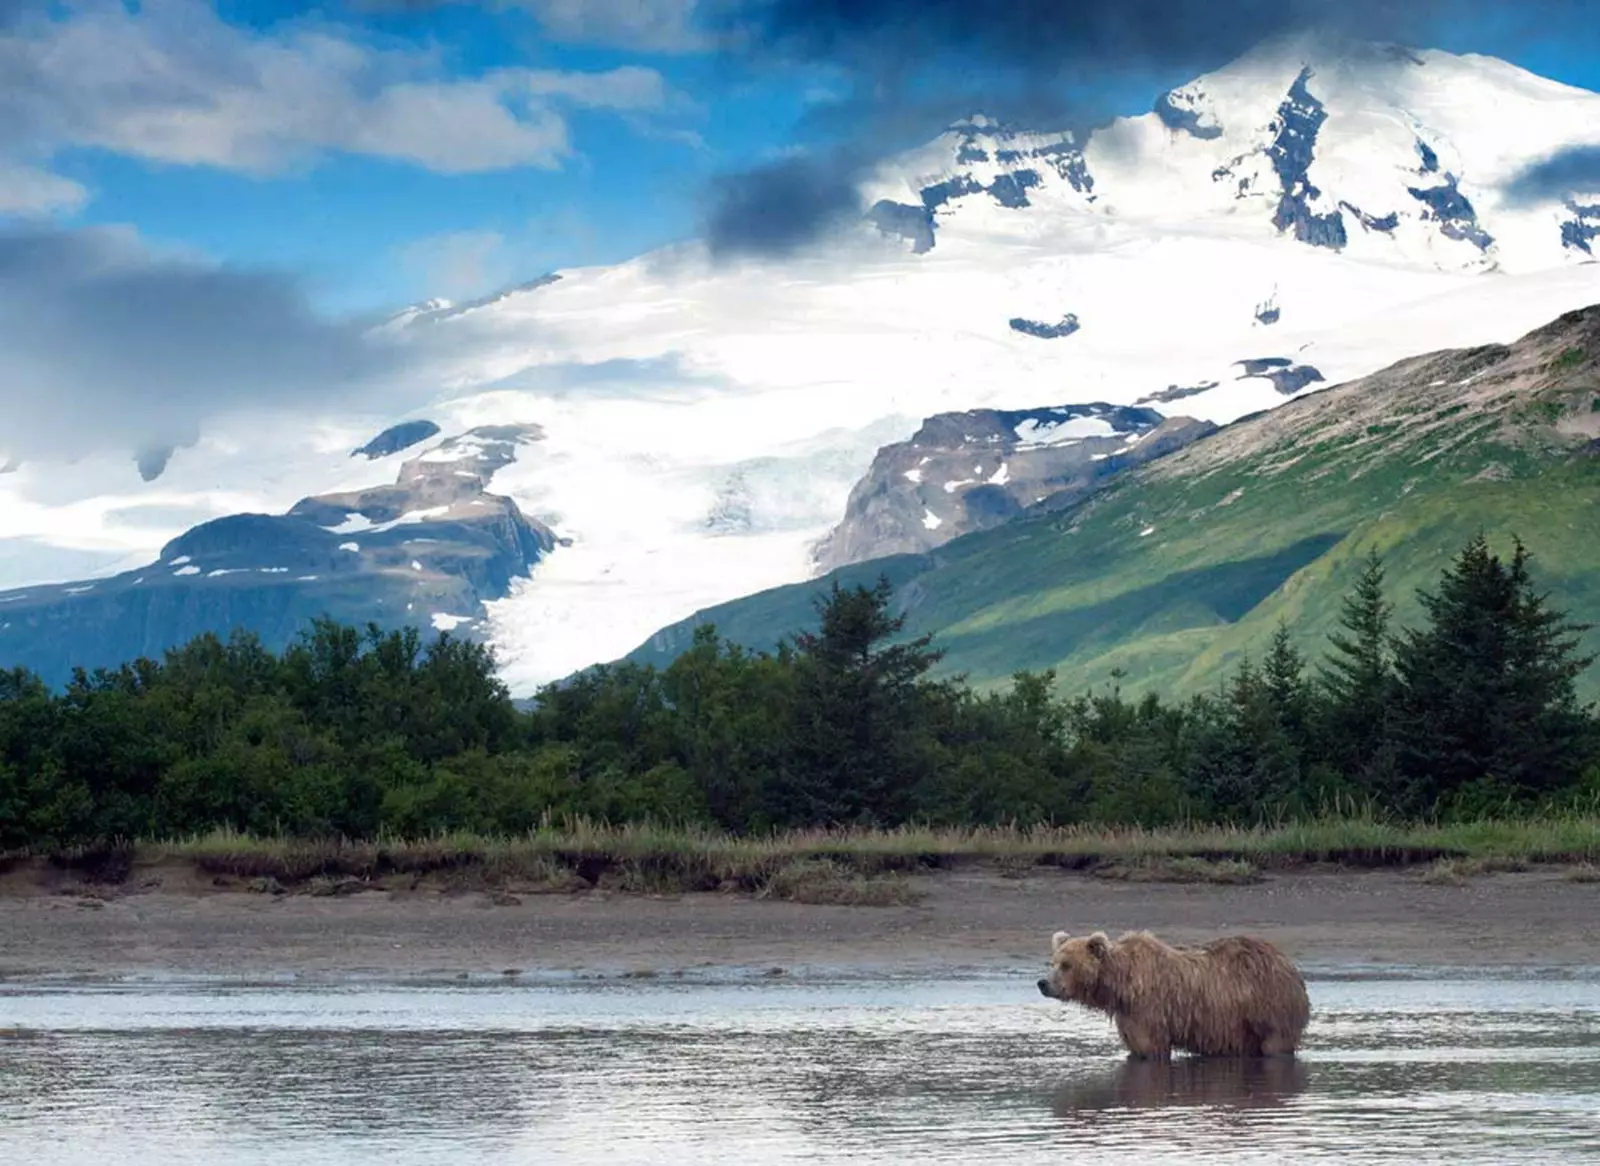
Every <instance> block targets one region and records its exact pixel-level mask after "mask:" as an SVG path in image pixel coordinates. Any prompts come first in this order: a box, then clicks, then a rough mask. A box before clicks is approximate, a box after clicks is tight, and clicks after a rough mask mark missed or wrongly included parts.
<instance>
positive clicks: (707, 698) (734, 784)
mask: <svg viewBox="0 0 1600 1166" xmlns="http://www.w3.org/2000/svg"><path fill="white" fill-rule="evenodd" d="M1528 560H1529V556H1528V554H1527V552H1526V550H1525V549H1524V548H1523V547H1522V546H1521V545H1520V544H1518V545H1516V547H1515V548H1514V551H1513V553H1512V555H1511V556H1510V557H1509V558H1508V559H1502V558H1501V557H1500V556H1498V555H1496V554H1494V553H1493V552H1492V551H1491V549H1490V547H1489V545H1488V544H1487V542H1486V541H1485V540H1484V539H1483V538H1481V537H1479V538H1475V539H1473V540H1472V541H1471V542H1470V543H1469V544H1468V545H1467V546H1466V547H1464V548H1463V549H1462V550H1461V552H1460V553H1459V554H1458V555H1457V556H1456V558H1455V559H1454V561H1453V562H1452V563H1451V564H1450V566H1449V567H1448V568H1446V569H1445V570H1444V571H1443V572H1442V574H1441V576H1440V578H1439V580H1438V584H1437V586H1436V587H1435V589H1433V590H1432V591H1427V592H1424V593H1422V594H1421V596H1420V599H1421V607H1422V612H1423V616H1424V618H1423V621H1422V622H1421V624H1420V626H1417V627H1413V628H1397V627H1395V626H1393V620H1392V615H1393V608H1392V606H1391V605H1390V603H1389V602H1388V600H1387V599H1386V595H1385V583H1384V568H1383V563H1382V561H1381V559H1380V558H1379V557H1378V556H1377V555H1376V554H1373V555H1372V556H1371V557H1369V559H1368V560H1367V563H1366V566H1365V570H1364V571H1363V573H1362V575H1361V577H1360V579H1359V581H1358V582H1357V584H1356V586H1355V588H1354V590H1353V591H1352V592H1351V593H1350V594H1349V595H1348V596H1347V597H1345V599H1344V601H1343V609H1342V612H1341V616H1340V620H1339V630H1338V631H1337V632H1336V633H1335V634H1334V635H1333V636H1331V637H1330V638H1329V640H1328V642H1327V644H1326V647H1325V651H1324V652H1322V653H1321V655H1320V657H1319V658H1318V659H1316V660H1308V659H1306V658H1305V657H1304V656H1303V655H1302V654H1301V652H1300V651H1299V650H1298V649H1297V648H1296V647H1295V643H1294V639H1293V637H1292V636H1291V635H1290V633H1289V630H1288V629H1287V628H1286V627H1282V626H1280V628H1279V629H1278V632H1277V634H1276V636H1275V637H1274V639H1273V641H1272V644H1271V648H1270V650H1269V651H1268V652H1267V653H1266V654H1265V656H1264V657H1263V658H1261V659H1259V660H1245V661H1243V662H1242V663H1240V664H1239V665H1238V667H1237V668H1236V670H1235V671H1234V672H1233V673H1232V675H1231V676H1230V678H1229V679H1228V681H1227V682H1226V683H1225V684H1224V685H1222V686H1221V687H1220V688H1219V689H1218V690H1217V691H1214V692H1210V693H1205V694H1201V695H1198V696H1194V697H1192V698H1190V699H1187V700H1182V701H1174V700H1167V699H1162V698H1161V697H1159V696H1157V695H1146V696H1143V697H1141V698H1139V699H1130V698H1129V697H1126V696H1124V695H1123V694H1122V692H1121V691H1120V690H1118V689H1116V688H1113V689H1111V690H1109V691H1099V692H1088V693H1084V694H1082V695H1074V696H1068V697H1066V698H1062V697H1060V696H1058V695H1057V692H1058V685H1057V677H1056V676H1055V675H1054V674H1053V673H1049V672H1045V673H1019V674H1018V675H1016V676H1015V677H1014V678H1013V680H1012V682H1011V684H1010V685H1009V686H1007V687H1005V688H1004V689H1003V690H1000V691H988V692H980V691H977V690H975V689H973V688H972V687H971V686H969V685H968V684H967V683H966V682H965V681H964V680H963V679H962V678H961V677H949V676H939V675H936V674H935V671H936V666H937V664H938V663H939V659H940V653H939V651H938V649H937V648H936V647H935V646H934V644H933V643H932V641H931V639H930V637H926V636H923V637H919V638H909V639H908V638H906V637H905V635H904V621H903V617H898V616H896V615H894V614H893V608H892V604H891V590H890V587H889V584H888V583H887V581H880V583H879V584H878V585H877V586H876V587H871V588H867V587H855V588H848V589H845V588H840V587H839V586H837V584H836V585H835V586H834V588H833V589H832V591H831V592H830V593H828V594H827V595H825V596H824V597H822V598H821V599H820V600H819V601H818V615H819V620H818V625H817V627H816V629H815V630H812V631H805V632H800V633H798V634H796V635H794V636H792V637H791V638H789V639H787V640H785V641H784V642H783V643H782V644H781V645H780V646H779V647H778V648H777V649H776V650H775V651H772V652H752V651H748V650H746V649H743V648H741V647H739V646H737V645H734V644H731V643H728V642H726V641H724V640H721V639H720V638H718V636H717V634H716V632H715V630H714V629H713V628H711V627H709V626H707V627H702V628H700V629H699V630H698V631H697V633H696V635H695V638H694V641H693V644H692V645H691V647H690V648H689V649H688V650H687V651H686V652H684V653H683V654H682V655H681V656H680V657H679V658H678V659H677V660H675V661H674V662H673V663H672V664H671V665H670V666H668V667H665V668H656V667H653V666H650V665H644V664H635V663H627V662H624V663H620V664H613V665H606V666H602V667H597V668H593V669H590V670H588V671H587V672H584V673H582V674H580V675H578V676H576V677H574V678H572V679H571V680H569V681H567V682H564V683H562V684H559V685H551V686H548V687H546V688H544V689H543V690H542V691H540V692H539V693H538V695H537V697H536V699H535V700H534V701H533V703H532V706H531V708H529V709H527V710H521V709H519V708H518V707H517V706H516V705H515V704H514V703H513V702H512V700H511V698H510V695H509V693H508V692H507V690H506V688H505V686H504V685H503V684H502V683H501V682H500V681H499V680H498V679H497V677H496V675H495V667H494V660H493V657H492V654H491V653H490V651H489V650H488V649H486V648H485V647H483V646H482V645H480V644H477V643H474V642H472V641H468V640H460V639H455V638H453V637H451V636H449V635H440V636H438V637H437V638H436V639H434V640H432V641H431V642H428V643H424V641H423V639H422V637H421V636H420V634H419V633H418V632H417V631H416V630H414V629H408V630H404V631H391V632H384V631H382V630H380V629H378V628H377V627H375V626H369V627H368V628H367V629H366V630H364V631H363V630H360V629H357V628H353V627H348V626H343V625H340V624H337V623H333V622H331V621H320V622H318V623H316V624H315V625H313V626H312V627H311V628H309V629H308V631H307V632H306V633H305V634H304V635H303V636H302V637H301V638H300V640H299V641H298V642H296V643H295V644H294V645H292V646H291V647H289V648H288V649H286V650H285V651H283V652H282V653H273V652H269V651H267V650H266V649H264V648H263V647H262V645H261V644H260V642H259V641H258V640H257V639H255V638H254V637H253V636H251V635H248V634H244V633H236V634H235V635H233V636H232V637H231V638H229V639H227V640H223V639H220V638H218V637H216V636H213V635H204V636H200V637H198V638H197V639H195V640H193V641H191V642H190V643H188V644H187V645H185V646H183V647H181V648H177V649H175V650H172V651H169V652H167V653H166V654H165V656H164V658H163V659H162V660H160V661H155V660H149V659H140V660H136V661H134V662H132V663H129V664H125V665H123V666H122V667H119V668H116V669H100V670H97V671H95V672H93V673H85V672H83V671H81V670H80V671H79V672H77V673H75V675H74V677H73V679H72V681H71V682H70V683H69V684H68V685H66V687H65V688H64V689H63V690H62V691H60V692H55V691H51V690H50V689H49V688H47V687H46V686H45V685H44V684H43V683H42V682H41V681H40V680H39V679H38V678H37V677H35V676H33V675H32V674H30V673H29V672H27V671H25V670H22V669H14V670H12V671H10V672H4V673H0V851H5V850H13V851H14V850H19V849H34V850H39V849H49V848H63V847H71V846H80V845H88V844H95V843H102V842H106V841H112V840H117V839H136V838H157V837H173V836H182V835H187V834H192V833H198V832H203V831H208V830H211V829H215V828H219V827H226V828H231V829H234V830H238V831H244V832H254V833H267V834H294V835H306V836H322V835H343V836H347V837H355V838H373V837H378V836H380V835H383V834H398V835H404V836H408V837H418V836H423V835H429V834H434V833H438V832H443V831H454V830H466V831H476V832H482V833H520V832H523V831H527V830H529V829H533V828H536V827H537V826H538V825H539V824H540V823H541V822H545V821H549V820H551V819H552V818H561V817H563V816H578V815H582V816H587V817H590V818H593V819H598V820H605V821H609V822H612V823H620V822H626V821H642V820H651V821H665V822H675V823H684V824H703V825H707V826H714V827H717V828H721V829H725V830H730V831H735V832H741V833H743V832H761V831H769V830H774V829H782V828H790V827H811V826H839V825H849V826H895V825H900V824H904V823H909V822H920V823H928V824H933V825H980V824H997V823H1006V822H1016V823H1021V824H1034V823H1054V824H1068V823H1106V824H1139V825H1144V826H1159V825H1165V824H1171V823H1174V822H1179V821H1189V822H1202V821H1210V822H1234V823H1254V822H1258V821H1261V820H1263V819H1282V818H1292V817H1297V816H1304V815H1310V814H1316V813H1321V812H1326V811H1328V810H1330V809H1331V808H1336V807H1350V806H1352V805H1357V806H1361V807H1363V808H1370V809H1373V810H1375V811H1377V812H1380V813H1383V814H1387V815H1390V816H1393V817H1397V818H1408V819H1409V818H1421V817H1435V816H1437V817H1463V816H1478V815H1482V814H1485V813H1497V814H1498V813H1507V812H1517V811H1519V810H1533V809H1543V810H1549V809H1559V808H1561V807H1572V808H1586V809H1593V808H1595V807H1596V806H1597V805H1600V719H1597V716H1596V712H1595V710H1594V708H1592V707H1585V706H1583V705H1581V704H1580V702H1579V700H1578V697H1577V690H1576V681H1577V680H1578V678H1579V677H1580V675H1581V674H1582V673H1583V671H1584V670H1585V669H1586V668H1587V667H1588V666H1589V665H1590V664H1591V663H1592V658H1590V657H1587V656H1585V655H1583V654H1582V652H1581V651H1580V637H1581V635H1582V633H1583V632H1584V631H1585V630H1586V628H1585V627H1583V626H1580V625H1577V624H1574V623H1573V622H1571V621H1570V620H1569V619H1568V618H1567V617H1566V615H1564V614H1563V613H1562V612H1560V611H1558V610H1555V609H1554V608H1552V607H1551V606H1550V604H1549V603H1548V601H1547V599H1546V597H1545V596H1544V595H1542V594H1541V593H1539V592H1538V591H1537V589H1536V587H1535V585H1534V582H1533V579H1532V578H1531V576H1530V573H1529V561H1528Z"/></svg>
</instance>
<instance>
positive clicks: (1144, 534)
mask: <svg viewBox="0 0 1600 1166" xmlns="http://www.w3.org/2000/svg"><path fill="white" fill-rule="evenodd" d="M1155 532H1156V528H1155V527H1153V526H1147V527H1145V528H1144V529H1143V530H1141V531H1140V532H1139V537H1140V538H1149V537H1150V536H1151V535H1153V534H1155Z"/></svg>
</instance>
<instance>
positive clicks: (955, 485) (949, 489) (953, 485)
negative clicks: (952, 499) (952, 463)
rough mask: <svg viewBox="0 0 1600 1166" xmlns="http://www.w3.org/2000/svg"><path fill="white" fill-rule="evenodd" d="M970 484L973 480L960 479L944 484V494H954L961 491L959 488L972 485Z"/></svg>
mask: <svg viewBox="0 0 1600 1166" xmlns="http://www.w3.org/2000/svg"><path fill="white" fill-rule="evenodd" d="M972 482H973V479H971V478H961V479H960V480H958V481H955V482H946V483H945V484H944V492H945V493H946V494H954V493H955V492H956V491H957V490H959V489H961V487H963V486H970V485H972Z"/></svg>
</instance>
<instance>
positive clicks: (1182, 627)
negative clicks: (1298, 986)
mask: <svg viewBox="0 0 1600 1166" xmlns="http://www.w3.org/2000/svg"><path fill="white" fill-rule="evenodd" d="M1480 529H1481V530H1483V531H1484V532H1486V533H1487V534H1488V535H1489V536H1490V539H1491V541H1492V542H1494V543H1496V544H1497V545H1509V542H1510V539H1511V537H1512V535H1513V534H1515V535H1518V536H1520V537H1521V538H1522V539H1523V541H1524V542H1525V543H1527V544H1528V546H1529V547H1530V548H1531V549H1532V550H1533V552H1534V554H1535V561H1534V568H1535V571H1536V574H1537V578H1538V579H1539V581H1540V582H1541V584H1542V585H1543V586H1545V587H1546V588H1548V589H1549V590H1550V591H1551V592H1552V593H1553V595H1554V597H1555V600H1556V602H1557V603H1558V604H1559V605H1560V606H1562V607H1565V608H1567V609H1568V610H1570V611H1571V612H1572V613H1573V614H1574V615H1575V616H1576V617H1578V618H1580V619H1583V620H1585V621H1586V622H1595V623H1600V306H1596V307H1592V308H1588V309H1585V310H1583V311H1580V312H1573V313H1569V314H1567V315H1566V316H1563V317H1561V318H1560V319H1559V320H1557V321H1555V322H1554V323H1552V324H1549V325H1547V326H1545V327H1544V328H1541V329H1538V330H1537V331H1535V332H1533V333H1530V334H1529V335H1528V336H1525V337H1523V338H1522V339H1521V340H1519V341H1517V342H1516V343H1515V344H1513V345H1511V346H1509V347H1506V346H1500V345H1494V346H1489V347H1484V348H1477V349H1468V350H1458V351H1449V352H1442V353H1434V354H1431V355H1427V356H1420V357H1415V358H1412V359H1410V360H1406V361H1402V362H1401V363H1399V364H1397V365H1394V366H1392V367H1390V368H1388V369H1385V370H1383V371H1381V372H1378V373H1375V374H1374V375H1372V376H1369V377H1366V378H1363V379H1361V380H1359V381H1353V382H1351V383H1349V384H1346V385H1341V386H1337V387H1335V388H1332V389H1328V390H1326V391H1323V392H1319V393H1316V394H1313V395H1311V396H1308V397H1302V398H1300V399H1297V400H1295V401H1292V402H1290V403H1288V404H1286V405H1283V406H1281V407H1280V408H1278V409H1275V410H1273V411H1272V412H1270V413H1267V414H1264V415H1259V416H1256V417H1253V418H1248V419H1245V420H1242V421H1240V422H1237V423H1235V424H1233V425H1231V426H1229V427H1227V428H1226V429H1223V430H1222V431H1220V432H1219V433H1217V434H1215V435H1214V436H1212V437H1209V438H1207V439H1205V440H1203V441H1200V442H1197V443H1196V444H1194V445H1192V446H1190V447H1188V448H1187V449H1185V450H1182V451H1180V452H1179V453H1176V454H1173V455H1171V456H1169V457H1167V458H1163V459H1162V460H1160V461H1158V462H1154V463H1151V464H1149V465H1147V466H1144V467H1141V468H1140V469H1138V470H1136V471H1134V472H1131V473H1129V474H1127V475H1125V476H1122V477H1120V478H1118V479H1116V480H1115V481H1114V482H1113V483H1112V484H1111V485H1109V486H1108V487H1107V488H1106V489H1105V490H1104V491H1102V492H1101V493H1099V494H1097V495H1095V496H1094V497H1092V498H1090V499H1088V500H1086V501H1085V502H1083V503H1081V504H1080V505H1078V506H1077V507H1075V508H1074V509H1072V510H1069V511H1065V512H1061V513H1055V514H1048V515H1041V516H1038V517H1032V518H1023V519H1019V520H1017V521H1014V522H1012V523H1009V524H1007V525H1005V526H1002V527H999V528H996V529H993V530H989V531H984V532H981V533H977V534H973V535H969V536H967V537H964V538H961V539H957V540H955V541H953V542H951V543H948V544H946V545H945V546H943V547H941V548H939V549H938V550H937V551H936V552H933V553H931V554H928V555H921V556H902V557H899V558H895V559H888V560H881V561H879V562H875V563H863V564H856V565H854V566H852V567H850V568H848V569H846V570H843V571H840V572H836V573H835V574H834V575H831V576H827V577H825V578H823V579H820V580H815V581H812V582H809V583H805V584H797V585H794V586H791V587H784V588H778V589H776V590H773V591H767V592H763V593H761V594H758V595H753V596H749V597H747V598H745V599H741V600H737V601H735V602H733V603H729V604H724V605H722V606H720V607H716V608H711V609H709V610H707V611H704V612H701V613H699V614H697V615H696V616H695V617H693V618H692V619H690V620H686V621H684V622H683V623H681V624H678V625H674V626H673V627H670V628H666V629H664V630H663V631H661V632H659V633H657V634H656V635H655V636H653V637H652V638H651V640H650V641H649V642H648V643H647V644H645V645H644V646H642V647H641V648H640V649H638V650H637V651H636V652H635V653H634V655H633V658H635V659H642V660H654V661H657V662H662V661H665V660H667V659H670V658H671V657H673V656H675V655H676V654H677V652H679V651H681V650H682V649H683V647H684V646H686V645H687V643H688V641H689V638H690V637H691V635H692V633H693V629H694V627H695V626H696V625H698V624H700V623H705V622H712V623H715V624H716V625H717V627H718V629H719V630H720V631H721V633H722V634H723V635H725V636H727V637H728V638H730V639H733V640H735V641H737V642H740V643H744V644H747V645H749V646H752V647H769V646H771V645H772V644H773V643H774V642H775V641H776V640H777V638H778V637H779V636H781V635H783V634H786V633H788V632H791V631H793V630H794V629H796V628H797V627H800V626H804V625H806V624H808V623H809V622H810V621H811V609H810V601H811V597H812V596H813V595H815V594H816V593H817V592H818V591H820V590H822V589H824V588H826V587H827V586H828V585H829V584H830V582H831V581H832V580H833V579H839V580H841V581H842V582H844V583H846V584H847V585H848V584H850V583H853V582H859V581H865V580H870V579H872V578H875V577H876V575H877V574H878V572H879V571H880V570H883V571H885V572H887V573H888V574H889V576H890V578H891V580H892V581H893V582H894V583H895V585H896V589H897V590H896V594H897V599H898V602H899V604H900V606H901V608H902V610H904V611H905V612H906V614H907V616H908V621H909V622H908V627H907V630H908V632H910V633H919V632H924V631H932V632H936V633H937V634H938V640H939V643H940V645H941V646H942V647H943V648H944V649H945V650H946V652H947V656H946V659H945V668H946V669H947V670H948V671H952V672H965V673H967V674H968V676H969V677H970V679H971V680H972V681H973V682H974V683H975V684H978V685H983V684H987V683H993V682H996V681H999V680H1003V679H1004V678H1006V677H1007V676H1009V675H1010V674H1011V673H1012V672H1014V671H1016V670H1017V669H1021V668H1029V669H1041V668H1055V669H1056V670H1057V672H1058V675H1059V682H1060V684H1061V685H1062V686H1063V687H1065V688H1068V689H1074V690H1081V689H1082V688H1084V687H1085V686H1090V685H1100V684H1104V683H1107V682H1110V681H1111V680H1112V679H1113V678H1114V677H1117V676H1120V677H1121V678H1122V684H1123V687H1124V688H1125V689H1127V690H1131V691H1135V692H1137V691H1143V690H1149V689H1153V690H1158V691H1162V692H1164V693H1173V694H1181V693H1187V692H1193V691H1195V690H1197V689H1202V688H1206V687H1209V686H1214V685H1216V684H1218V683H1219V682H1220V681H1221V679H1222V678H1223V677H1224V676H1225V675H1226V674H1227V673H1228V672H1229V671H1231V669H1232V668H1233V667H1234V666H1235V665H1236V664H1237V662H1238V660H1239V659H1240V658H1241V656H1243V655H1244V654H1246V653H1250V654H1254V655H1260V654H1261V652H1262V651H1263V650H1264V648H1265V646H1266V643H1267V641H1268V639H1269V638H1270V637H1271V635H1272V633H1273V631H1274V630H1275V628H1276V626H1277V624H1278V621H1279V620H1283V621H1285V622H1287V623H1288V625H1289V627H1290V628H1291V630H1293V632H1294V633H1295V634H1296V635H1297V636H1298V637H1299V638H1300V639H1301V641H1302V643H1303V645H1304V646H1305V647H1307V648H1311V649H1313V650H1316V651H1320V646H1321V642H1322V638H1323V637H1324V636H1325V635H1326V633H1327V632H1328V631H1329V630H1330V629H1331V628H1332V626H1333V623H1334V620H1335V617H1336V613H1337V610H1338V602H1339V599H1340V597H1341V596H1342V595H1343V594H1344V593H1345V591H1346V590H1347V589H1348V588H1349V586H1350V585H1351V584H1352V583H1353V581H1354V579H1355V577H1356V575H1357V574H1358V572H1359V570H1360V564H1361V559H1362V557H1363V556H1364V555H1365V553H1366V551H1367V549H1368V548H1369V547H1373V546H1376V547H1377V548H1378V549H1379V551H1380V552H1381V553H1382V554H1383V555H1384V557H1385V560H1386V563H1387V566H1388V571H1389V580H1390V587H1391V598H1392V599H1393V600H1395V601H1396V603H1397V605H1398V609H1399V610H1398V616H1399V618H1400V620H1401V621H1402V622H1406V621H1408V620H1410V619H1412V618H1413V617H1414V616H1415V615H1416V604H1415V599H1414V594H1415V589H1416V588H1417V587H1419V586H1432V584H1433V582H1434V580H1435V579H1436V577H1437V575H1438V572H1439V570H1440V569H1441V568H1442V567H1443V566H1444V565H1445V564H1446V563H1447V562H1448V561H1449V559H1450V557H1451V556H1452V555H1453V554H1454V553H1455V552H1456V551H1457V550H1458V549H1459V548H1460V546H1461V545H1462V544H1463V543H1464V542H1465V541H1466V540H1467V538H1468V537H1470V536H1471V535H1472V534H1473V533H1475V532H1477V531H1478V530H1480ZM1590 646H1591V647H1592V648H1593V649H1595V650H1597V651H1600V634H1597V633H1591V640H1590ZM1590 684H1591V694H1594V692H1595V687H1596V685H1597V681H1596V678H1595V677H1594V676H1593V675H1592V674H1591V677H1590Z"/></svg>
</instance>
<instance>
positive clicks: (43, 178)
mask: <svg viewBox="0 0 1600 1166" xmlns="http://www.w3.org/2000/svg"><path fill="white" fill-rule="evenodd" d="M88 198H89V192H88V191H87V190H85V189H84V188H83V187H82V186H80V185H79V184H78V183H76V182H73V181H72V180H71V179H70V178H62V177H61V176H60V175H59V174H51V173H50V172H49V171H48V170H40V169H38V168H36V167H33V166H8V165H6V164H5V162H4V161H3V160H0V215H19V216H22V217H25V218H31V217H34V216H39V215H50V214H56V213H59V212H62V211H75V210H77V209H78V208H79V207H81V206H83V204H84V203H85V202H87V201H88Z"/></svg>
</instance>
